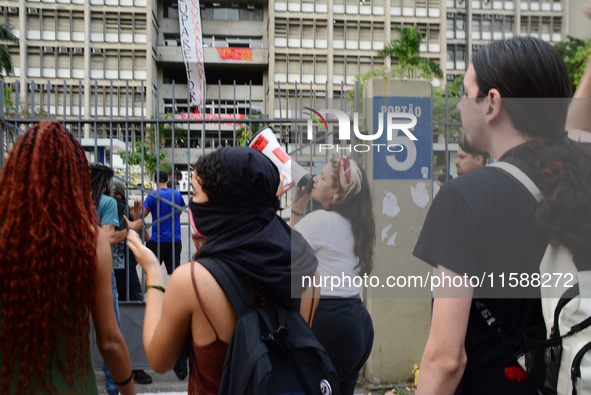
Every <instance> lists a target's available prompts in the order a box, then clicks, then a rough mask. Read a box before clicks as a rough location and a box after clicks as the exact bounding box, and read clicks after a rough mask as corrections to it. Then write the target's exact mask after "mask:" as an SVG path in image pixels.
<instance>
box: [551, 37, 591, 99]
mask: <svg viewBox="0 0 591 395" xmlns="http://www.w3.org/2000/svg"><path fill="white" fill-rule="evenodd" d="M554 48H556V50H557V51H558V53H560V55H562V58H563V59H564V63H566V70H567V71H568V78H569V80H570V82H571V84H572V86H573V92H574V90H575V89H577V86H578V85H579V83H580V82H581V77H582V76H583V73H584V72H585V68H586V67H587V59H588V58H589V53H590V52H591V39H589V40H587V41H584V40H581V39H579V38H575V37H572V36H567V39H566V41H564V42H561V43H558V44H556V45H554Z"/></svg>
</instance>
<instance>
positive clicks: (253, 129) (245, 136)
mask: <svg viewBox="0 0 591 395" xmlns="http://www.w3.org/2000/svg"><path fill="white" fill-rule="evenodd" d="M262 118H263V114H258V115H252V116H250V117H249V116H248V115H246V116H245V117H244V119H245V121H246V120H248V119H262ZM263 126H264V125H263V124H262V123H260V122H253V123H251V124H250V125H249V124H248V123H246V122H245V123H244V126H242V127H240V128H238V129H236V140H237V141H236V143H237V145H238V146H240V147H246V146H247V145H248V142H249V141H250V139H251V138H252V136H254V135H255V134H257V133H258V131H259V130H261V129H262V128H263Z"/></svg>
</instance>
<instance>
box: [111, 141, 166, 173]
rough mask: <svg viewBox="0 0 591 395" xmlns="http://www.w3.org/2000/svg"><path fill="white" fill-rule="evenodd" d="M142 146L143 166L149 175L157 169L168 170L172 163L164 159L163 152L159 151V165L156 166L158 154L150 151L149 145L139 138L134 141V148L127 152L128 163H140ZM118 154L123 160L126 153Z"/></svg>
mask: <svg viewBox="0 0 591 395" xmlns="http://www.w3.org/2000/svg"><path fill="white" fill-rule="evenodd" d="M142 146H143V148H144V167H145V169H146V170H148V171H149V172H150V177H151V176H152V175H154V174H155V173H156V171H158V170H165V171H167V170H170V169H171V168H172V165H171V163H170V161H169V160H168V159H166V155H165V154H164V152H162V151H160V155H159V157H160V167H158V166H157V164H158V163H157V162H158V156H156V154H154V153H150V152H151V151H152V150H151V147H150V146H149V145H147V144H146V143H145V142H144V143H142V141H141V140H137V141H136V143H135V150H134V151H133V152H130V153H129V164H130V165H140V166H141V164H142ZM119 156H121V159H123V161H124V162H125V158H126V153H125V151H123V152H120V153H119Z"/></svg>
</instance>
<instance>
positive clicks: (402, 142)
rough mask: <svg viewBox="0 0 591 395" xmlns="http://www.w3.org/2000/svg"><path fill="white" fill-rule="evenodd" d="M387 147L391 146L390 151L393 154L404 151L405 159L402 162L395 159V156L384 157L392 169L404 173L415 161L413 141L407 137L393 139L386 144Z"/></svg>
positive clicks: (415, 150)
mask: <svg viewBox="0 0 591 395" xmlns="http://www.w3.org/2000/svg"><path fill="white" fill-rule="evenodd" d="M388 145H389V146H390V145H393V147H392V151H394V152H402V151H404V150H406V159H405V160H403V161H402V162H400V161H399V160H398V159H396V155H395V154H392V155H386V160H387V161H388V165H389V166H390V167H391V168H392V169H394V170H396V171H406V170H408V169H410V168H411V167H412V166H413V165H414V164H415V162H416V161H417V147H416V145H415V143H414V141H412V140H411V139H410V138H408V136H406V135H404V134H402V135H400V136H397V137H394V138H393V139H392V140H391V141H389V142H388Z"/></svg>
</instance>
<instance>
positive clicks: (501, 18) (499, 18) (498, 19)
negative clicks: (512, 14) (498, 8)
mask: <svg viewBox="0 0 591 395" xmlns="http://www.w3.org/2000/svg"><path fill="white" fill-rule="evenodd" d="M495 20H497V21H502V20H503V15H495Z"/></svg>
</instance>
